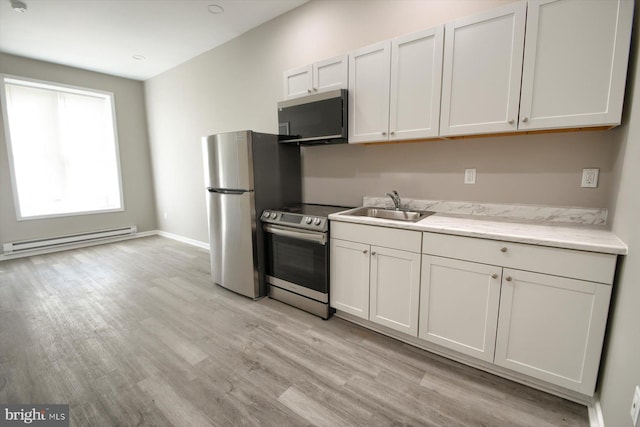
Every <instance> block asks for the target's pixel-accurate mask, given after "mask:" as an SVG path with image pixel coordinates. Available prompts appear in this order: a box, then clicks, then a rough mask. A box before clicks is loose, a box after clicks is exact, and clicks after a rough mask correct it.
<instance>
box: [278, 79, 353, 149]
mask: <svg viewBox="0 0 640 427" xmlns="http://www.w3.org/2000/svg"><path fill="white" fill-rule="evenodd" d="M347 103H348V100H347V90H346V89H338V90H332V91H329V92H322V93H317V94H314V95H308V96H303V97H301V98H295V99H290V100H287V101H282V102H278V132H279V134H280V135H282V138H281V142H291V143H298V144H301V145H315V144H336V143H344V142H348V136H347V132H348V126H347V117H348V106H347V105H348V104H347Z"/></svg>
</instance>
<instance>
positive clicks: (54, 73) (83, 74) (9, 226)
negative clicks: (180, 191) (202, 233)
mask: <svg viewBox="0 0 640 427" xmlns="http://www.w3.org/2000/svg"><path fill="white" fill-rule="evenodd" d="M0 73H6V74H12V75H16V76H21V77H30V78H34V79H41V80H47V81H52V82H56V83H64V84H69V85H74V86H81V87H87V88H92V89H99V90H104V91H109V92H113V93H114V96H115V107H116V120H117V123H118V142H119V148H120V166H121V171H122V188H123V193H124V208H125V210H124V212H114V213H106V214H91V215H79V216H69V217H59V218H50V219H39V220H24V221H17V220H16V210H15V206H14V200H13V194H12V189H11V178H10V174H9V169H8V158H7V146H6V142H5V132H4V123H2V125H0V242H3V243H4V242H13V241H17V240H24V239H31V238H40V237H51V236H58V235H63V234H73V233H79V232H84V231H93V230H100V229H105V228H111V227H119V226H127V225H137V226H138V230H140V231H147V230H154V229H155V228H156V218H155V215H156V214H155V201H154V197H153V185H152V178H151V162H150V156H149V138H148V134H147V119H146V112H145V105H144V85H143V84H142V82H139V81H135V80H128V79H123V78H119V77H113V76H109V75H106V74H100V73H94V72H91V71H85V70H80V69H77V68H71V67H66V66H62V65H57V64H51V63H47V62H41V61H35V60H32V59H27V58H22V57H18V56H12V55H7V54H0ZM43 191H46V182H45V183H43Z"/></svg>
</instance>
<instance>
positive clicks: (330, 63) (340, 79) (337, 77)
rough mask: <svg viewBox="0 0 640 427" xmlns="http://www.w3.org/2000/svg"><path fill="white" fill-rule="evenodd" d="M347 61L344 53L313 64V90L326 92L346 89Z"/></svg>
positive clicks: (347, 76)
mask: <svg viewBox="0 0 640 427" xmlns="http://www.w3.org/2000/svg"><path fill="white" fill-rule="evenodd" d="M348 65H349V62H348V60H347V56H346V55H342V56H337V57H335V58H329V59H326V60H324V61H320V62H316V63H315V64H313V90H314V92H326V91H329V90H335V89H346V88H347V86H348V78H349V73H348V69H349V67H348Z"/></svg>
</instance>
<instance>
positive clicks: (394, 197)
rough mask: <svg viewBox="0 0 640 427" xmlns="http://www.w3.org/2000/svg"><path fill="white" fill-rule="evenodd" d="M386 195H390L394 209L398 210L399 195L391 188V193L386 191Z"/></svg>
mask: <svg viewBox="0 0 640 427" xmlns="http://www.w3.org/2000/svg"><path fill="white" fill-rule="evenodd" d="M387 196H389V197H391V200H393V205H394V206H395V207H396V210H397V211H399V210H400V195H399V194H398V192H397V191H396V190H393V191H392V192H391V193H387Z"/></svg>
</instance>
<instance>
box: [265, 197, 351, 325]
mask: <svg viewBox="0 0 640 427" xmlns="http://www.w3.org/2000/svg"><path fill="white" fill-rule="evenodd" d="M347 209H349V208H348V207H344V206H327V205H313V204H302V205H295V206H290V207H287V208H283V209H273V210H265V211H264V212H263V213H262V216H261V218H260V219H261V220H262V223H263V230H264V236H265V244H266V258H267V262H266V282H267V283H268V287H269V290H268V293H269V296H270V297H271V298H273V299H277V300H279V301H282V302H285V303H287V304H290V305H293V306H295V307H298V308H300V309H302V310H305V311H308V312H310V313H313V314H315V315H317V316H320V317H322V318H323V319H328V318H329V316H330V315H331V314H330V310H329V244H328V243H329V220H328V218H327V217H328V216H329V214H331V213H335V212H340V211H344V210H347Z"/></svg>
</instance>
